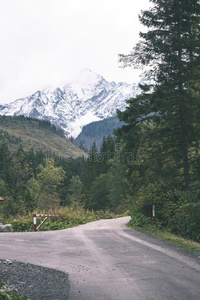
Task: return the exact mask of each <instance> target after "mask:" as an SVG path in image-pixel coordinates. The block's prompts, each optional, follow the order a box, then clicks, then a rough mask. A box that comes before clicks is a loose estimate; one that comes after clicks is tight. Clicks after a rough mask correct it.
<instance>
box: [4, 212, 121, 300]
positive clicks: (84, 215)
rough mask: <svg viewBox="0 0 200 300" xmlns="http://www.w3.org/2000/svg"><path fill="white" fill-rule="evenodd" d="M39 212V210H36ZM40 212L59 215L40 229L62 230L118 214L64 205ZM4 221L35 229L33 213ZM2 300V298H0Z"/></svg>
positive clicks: (17, 228) (17, 227) (18, 227)
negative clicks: (54, 210) (53, 209)
mask: <svg viewBox="0 0 200 300" xmlns="http://www.w3.org/2000/svg"><path fill="white" fill-rule="evenodd" d="M35 213H38V212H35ZM39 213H40V214H54V215H57V217H51V218H47V220H46V221H45V222H44V223H43V224H42V226H41V227H40V228H39V229H38V231H50V230H61V229H66V228H70V227H75V226H78V225H81V224H86V223H88V222H92V221H97V220H101V219H113V218H116V217H119V216H116V215H115V214H113V213H110V212H106V211H95V212H94V211H89V210H85V209H84V208H82V207H79V208H74V207H63V208H60V209H59V210H58V211H56V212H52V211H48V212H46V211H40V212H39ZM42 220H44V217H38V218H37V226H38V225H39V224H40V223H41V222H42ZM4 223H10V224H12V227H13V231H15V232H23V231H26V232H31V231H33V213H29V214H27V215H25V216H15V217H11V216H10V217H9V218H7V219H6V220H4ZM0 300H1V299H0Z"/></svg>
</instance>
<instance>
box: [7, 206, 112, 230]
mask: <svg viewBox="0 0 200 300" xmlns="http://www.w3.org/2000/svg"><path fill="white" fill-rule="evenodd" d="M35 213H38V212H35ZM39 213H40V214H54V215H57V217H51V218H47V220H46V221H45V222H44V224H42V226H41V227H40V228H39V231H49V230H61V229H66V228H70V227H74V226H77V225H81V224H85V223H88V222H91V221H96V220H100V219H112V218H114V217H116V215H114V214H112V213H109V212H105V211H96V212H94V211H89V210H85V209H84V208H82V207H79V208H76V209H75V208H74V207H63V208H60V209H59V210H58V211H48V212H46V211H40V212H39ZM43 219H44V217H41V218H37V225H39V224H40V222H41V221H42V220H43ZM4 222H7V223H11V224H12V226H13V231H17V232H21V231H33V213H28V214H27V215H25V216H15V217H9V218H8V219H7V220H4Z"/></svg>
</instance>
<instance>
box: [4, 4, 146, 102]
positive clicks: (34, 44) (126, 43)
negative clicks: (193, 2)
mask: <svg viewBox="0 0 200 300" xmlns="http://www.w3.org/2000/svg"><path fill="white" fill-rule="evenodd" d="M149 6H150V4H149V1H148V0H140V1H136V0H0V104H5V103H9V102H12V101H14V100H16V99H17V98H20V97H25V96H29V95H31V94H32V93H34V92H35V91H37V90H39V89H40V90H41V89H44V88H46V87H48V86H51V85H53V86H57V85H59V82H61V81H62V82H63V81H64V82H65V81H68V80H69V79H70V78H71V77H72V76H74V75H75V74H76V73H77V72H78V71H79V70H81V69H82V68H89V69H91V70H92V71H93V72H96V73H98V74H100V75H102V76H103V77H104V78H105V79H106V80H108V81H116V82H119V81H125V82H129V83H134V82H137V81H138V80H139V76H138V74H139V73H141V72H138V71H135V70H133V69H131V68H126V69H121V68H119V63H118V54H119V53H124V54H125V53H129V52H130V51H131V50H132V48H133V46H134V45H135V43H137V41H138V36H139V31H140V30H141V25H140V23H139V21H138V14H139V13H140V11H141V10H142V9H148V8H149Z"/></svg>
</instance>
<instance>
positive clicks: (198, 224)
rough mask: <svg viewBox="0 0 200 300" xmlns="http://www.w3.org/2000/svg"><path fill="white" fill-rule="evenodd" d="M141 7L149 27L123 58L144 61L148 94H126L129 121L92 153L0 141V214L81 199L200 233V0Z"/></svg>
mask: <svg viewBox="0 0 200 300" xmlns="http://www.w3.org/2000/svg"><path fill="white" fill-rule="evenodd" d="M151 3H152V7H151V8H150V9H149V10H148V11H143V12H142V13H141V15H140V21H141V23H142V24H143V25H144V26H146V31H145V32H141V33H140V41H139V43H138V44H137V45H136V46H135V47H134V48H133V50H132V51H131V53H130V54H127V55H120V62H121V63H122V64H123V66H124V67H126V66H132V67H136V68H138V67H141V68H144V76H145V78H146V79H147V80H146V83H145V84H144V85H140V88H141V91H142V92H141V94H140V95H138V96H136V98H134V99H129V100H127V108H126V110H125V111H124V112H120V111H118V118H119V120H120V121H121V122H124V123H123V124H124V125H123V126H122V127H121V128H118V129H116V130H115V131H114V133H115V137H112V136H109V137H104V139H103V142H102V145H101V147H100V150H98V149H97V147H96V144H95V143H94V144H93V146H92V148H91V150H90V152H89V155H88V157H85V158H84V157H81V158H77V159H65V158H58V157H57V156H51V155H49V154H48V155H47V154H45V153H44V152H42V151H39V152H37V151H33V150H29V151H28V152H25V151H24V149H23V147H22V146H19V148H18V150H17V151H16V152H14V153H13V152H11V151H10V149H9V147H8V145H7V143H6V141H5V140H2V141H1V144H0V193H1V195H0V196H2V197H4V198H5V199H6V201H4V203H1V207H0V210H1V211H0V213H1V214H2V215H6V214H22V213H24V212H26V211H33V210H35V209H37V210H42V209H46V210H48V209H56V208H57V207H58V206H67V205H68V206H74V207H76V206H84V207H85V208H88V209H91V210H110V211H112V212H115V213H121V212H124V211H127V210H129V213H130V214H131V215H132V221H133V222H134V220H137V224H138V222H140V223H142V224H148V222H149V221H150V220H151V214H152V206H153V205H155V207H156V217H157V222H158V223H159V224H160V226H164V227H168V228H170V229H171V231H172V232H174V233H176V234H180V235H182V236H184V237H187V238H190V239H193V240H196V241H200V149H199V142H200V92H199V88H200V80H199V78H200V3H199V1H194V0H187V1H186V0H184V1H180V0H173V1H164V0H151Z"/></svg>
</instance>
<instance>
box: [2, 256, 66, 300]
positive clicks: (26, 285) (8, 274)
mask: <svg viewBox="0 0 200 300" xmlns="http://www.w3.org/2000/svg"><path fill="white" fill-rule="evenodd" d="M2 282H3V283H4V284H5V287H4V288H5V289H6V290H9V291H14V292H16V293H17V294H21V295H24V296H26V297H28V298H29V299H30V300H47V299H48V300H67V299H68V295H69V280H68V275H67V274H66V273H64V272H60V271H57V270H54V269H49V268H44V267H40V266H35V265H31V264H24V263H20V262H16V261H12V263H11V262H10V263H9V261H7V262H6V261H3V260H0V283H2Z"/></svg>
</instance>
